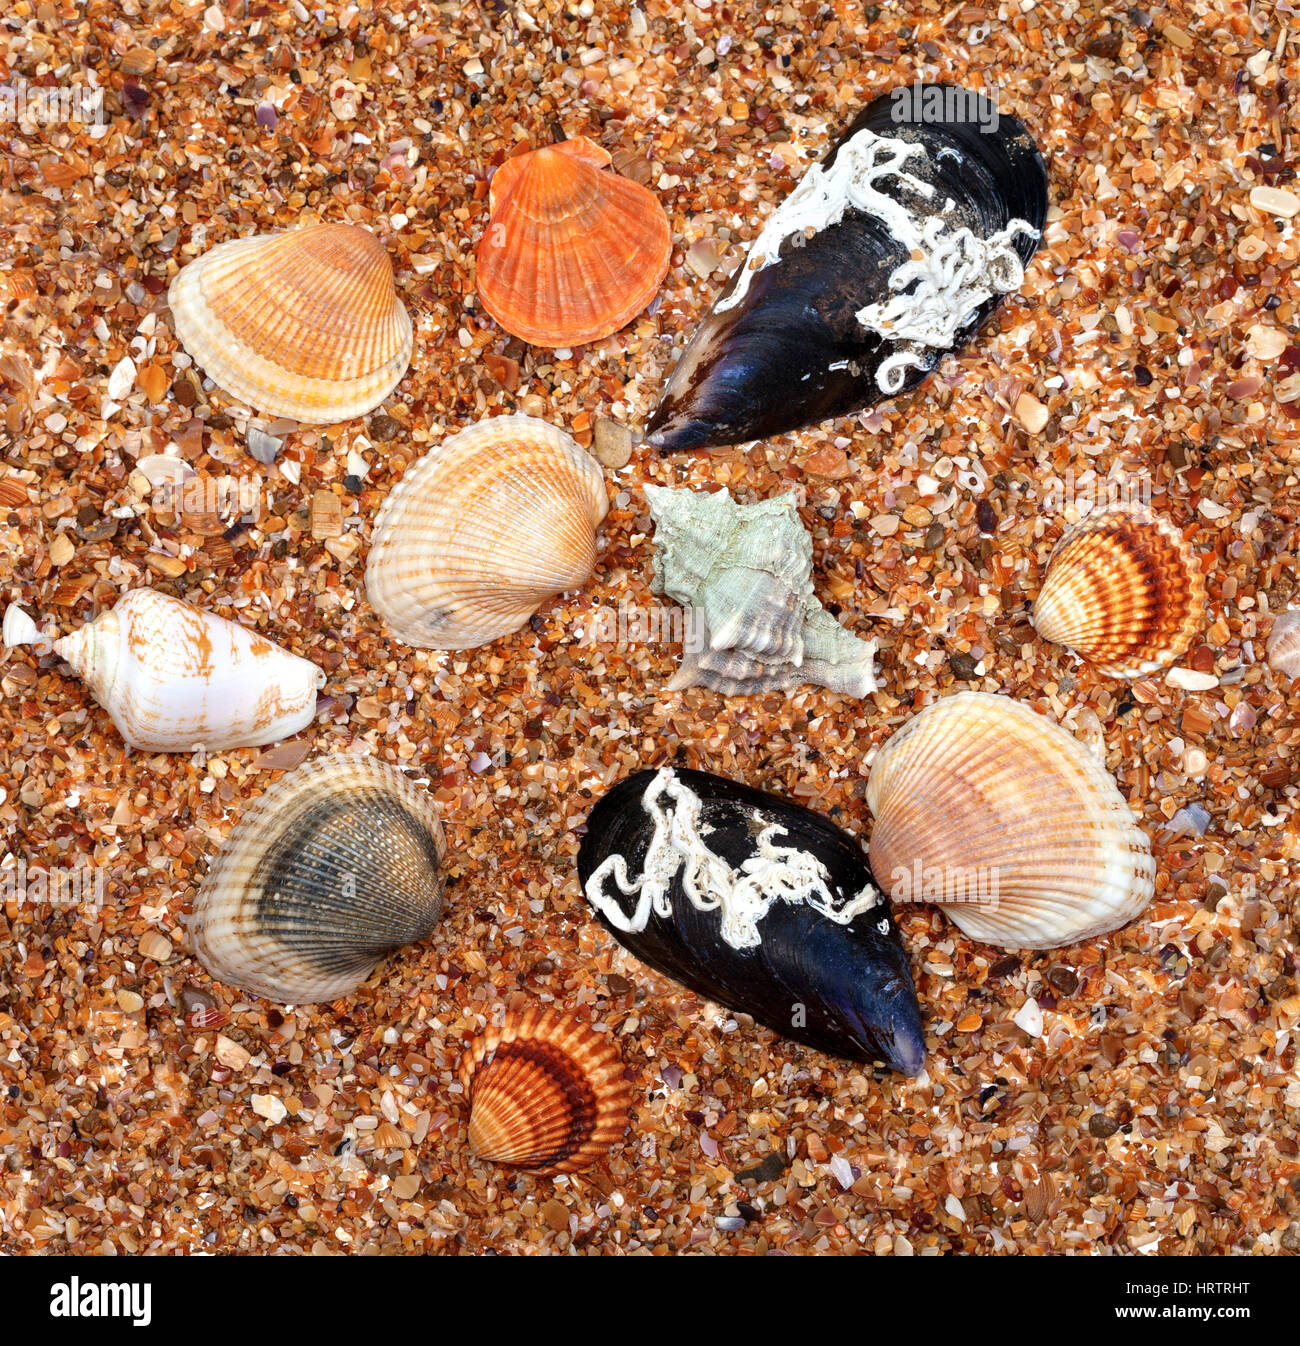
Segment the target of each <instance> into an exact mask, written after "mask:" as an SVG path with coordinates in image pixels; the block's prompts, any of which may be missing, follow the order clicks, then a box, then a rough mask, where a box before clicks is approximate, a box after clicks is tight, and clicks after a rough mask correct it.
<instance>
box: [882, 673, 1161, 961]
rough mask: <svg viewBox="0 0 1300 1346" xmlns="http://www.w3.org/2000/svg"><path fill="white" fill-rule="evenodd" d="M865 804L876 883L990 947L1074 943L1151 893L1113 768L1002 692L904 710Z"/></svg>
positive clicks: (1138, 906) (1143, 845) (1110, 924)
mask: <svg viewBox="0 0 1300 1346" xmlns="http://www.w3.org/2000/svg"><path fill="white" fill-rule="evenodd" d="M867 804H868V806H869V807H870V809H871V812H872V814H873V816H874V818H875V824H874V827H873V830H872V834H871V846H870V856H871V868H872V872H873V873H874V875H875V877H876V881H877V883H879V884H880V886H881V887H882V888H883V889H885V890H886V891H887V892H889V893H890V895H891V896H892V897H894V898H895V899H897V900H901V901H924V902H936V903H938V904H940V905H942V906H943V908H944V911H945V912H946V913H947V914H948V915H949V916H950V917H951V918H952V919H953V920H954V921H955V922H956V923H957V924H958V925H959V926H960V927H961V928H962V929H963V930H964V931H965V932H966V933H967V934H968V935H971V936H972V937H973V938H975V939H981V940H985V941H987V942H988V943H990V944H998V945H1002V946H1005V947H1008V948H1020V949H1050V948H1055V947H1057V946H1060V945H1065V944H1073V943H1077V942H1078V941H1080V940H1084V939H1089V938H1091V937H1093V936H1095V935H1100V934H1104V933H1106V932H1108V931H1111V930H1116V929H1118V928H1119V927H1120V926H1122V925H1125V924H1126V923H1127V922H1129V921H1131V920H1132V919H1133V918H1134V917H1135V916H1137V915H1138V914H1139V913H1140V912H1141V911H1142V910H1143V909H1144V908H1145V907H1146V905H1147V903H1148V902H1149V901H1150V900H1151V896H1152V894H1153V892H1154V888H1155V865H1154V863H1153V861H1152V858H1151V849H1150V843H1149V842H1148V840H1147V837H1146V835H1145V833H1144V832H1143V831H1142V829H1141V828H1140V827H1139V826H1138V824H1137V821H1136V819H1135V818H1134V816H1133V813H1132V810H1131V809H1130V808H1129V806H1128V803H1127V802H1126V800H1125V799H1124V798H1123V796H1122V795H1121V794H1120V792H1119V790H1118V788H1117V787H1116V785H1115V782H1114V780H1113V779H1112V778H1111V776H1110V775H1109V773H1108V772H1107V771H1106V770H1105V768H1104V767H1103V766H1102V765H1101V763H1100V762H1098V761H1097V759H1096V758H1095V757H1094V756H1093V754H1092V752H1091V751H1090V750H1089V749H1088V748H1087V747H1086V746H1085V745H1083V744H1081V743H1080V742H1079V741H1078V740H1077V739H1075V738H1074V736H1073V735H1072V734H1070V733H1069V732H1068V731H1067V730H1065V729H1063V728H1062V727H1061V726H1060V725H1058V724H1055V723H1053V722H1052V721H1051V720H1048V719H1047V718H1046V717H1045V716H1042V715H1039V714H1038V713H1037V712H1035V711H1033V710H1031V709H1030V708H1029V707H1028V706H1026V705H1024V704H1022V703H1020V702H1018V701H1013V700H1012V699H1011V698H1010V697H1006V696H999V695H994V694H991V693H986V692H960V693H958V694H956V695H954V696H946V697H943V698H942V699H940V700H939V701H936V702H935V703H934V704H932V705H930V706H927V707H926V708H925V709H924V710H923V711H921V712H920V713H919V714H917V715H915V716H913V718H912V719H910V720H909V721H908V722H907V723H906V724H905V725H904V726H903V727H902V728H901V729H900V730H898V731H897V733H895V734H894V735H893V737H892V738H890V739H888V740H887V741H886V743H885V744H884V746H883V747H882V748H881V749H880V751H879V753H878V754H877V756H876V759H875V761H874V762H873V764H872V767H871V775H870V777H869V779H868V781H867Z"/></svg>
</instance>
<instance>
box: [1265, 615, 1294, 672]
mask: <svg viewBox="0 0 1300 1346" xmlns="http://www.w3.org/2000/svg"><path fill="white" fill-rule="evenodd" d="M1265 649H1266V651H1267V654H1268V666H1269V668H1272V669H1276V670H1277V672H1279V673H1281V674H1283V675H1284V676H1285V677H1288V678H1300V610H1298V609H1296V608H1292V609H1290V610H1289V611H1287V612H1283V613H1281V614H1280V615H1279V616H1278V617H1277V619H1276V620H1275V621H1274V622H1273V629H1272V630H1271V631H1270V632H1269V633H1268V643H1267V645H1266V646H1265Z"/></svg>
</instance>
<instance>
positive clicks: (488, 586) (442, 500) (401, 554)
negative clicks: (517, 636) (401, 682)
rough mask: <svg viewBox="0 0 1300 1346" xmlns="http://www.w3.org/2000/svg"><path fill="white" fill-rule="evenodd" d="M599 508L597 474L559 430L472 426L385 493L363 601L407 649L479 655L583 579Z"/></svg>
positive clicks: (519, 423)
mask: <svg viewBox="0 0 1300 1346" xmlns="http://www.w3.org/2000/svg"><path fill="white" fill-rule="evenodd" d="M608 504H609V501H608V495H607V493H606V490H605V479H604V476H603V475H602V473H601V470H600V468H599V466H598V465H597V464H596V462H595V460H594V459H593V458H592V457H591V456H590V455H589V454H587V453H584V452H583V450H582V449H581V448H579V447H578V445H577V444H576V443H575V442H574V441H573V440H572V439H571V438H570V437H569V436H568V435H566V434H565V433H564V432H563V431H562V430H557V429H556V428H555V427H554V426H550V425H547V424H546V423H545V422H544V421H540V420H536V419H534V418H533V417H530V416H497V417H494V418H491V419H489V420H486V421H480V422H479V423H478V424H477V425H472V426H470V427H468V428H467V429H465V430H462V431H460V432H459V433H458V434H455V435H453V436H452V437H451V438H450V439H448V440H447V441H445V442H444V443H443V444H441V445H439V446H438V447H437V448H434V449H432V450H430V451H429V453H427V454H426V455H425V456H424V457H423V458H421V459H419V460H418V461H417V462H415V463H413V464H412V465H411V466H410V467H409V468H408V469H407V471H406V473H405V475H404V476H403V477H402V479H401V481H399V482H398V484H397V485H396V486H395V487H394V488H393V490H392V491H391V492H390V493H389V495H388V498H387V499H386V500H385V501H384V503H383V506H382V508H381V509H380V511H379V517H378V518H377V519H376V521H375V529H374V536H373V540H372V542H371V547H370V558H369V561H368V563H367V565H366V594H367V596H368V597H369V599H370V602H371V605H372V606H373V607H374V609H375V611H376V612H378V613H379V615H380V616H381V617H383V618H384V620H385V621H386V622H387V623H388V625H389V626H390V627H391V628H392V630H393V632H394V633H395V634H396V635H397V636H398V637H399V638H400V639H401V640H403V641H405V642H406V643H407V644H408V645H415V646H418V647H420V648H423V649H449V650H456V649H470V648H472V647H474V646H477V645H484V644H487V643H488V642H489V641H493V640H496V639H498V638H499V637H501V636H504V635H508V634H509V633H510V632H511V631H515V630H517V629H518V628H519V627H521V626H522V625H523V624H524V623H525V622H526V621H527V620H528V618H529V617H530V616H532V614H533V613H534V612H536V611H537V609H538V608H539V607H540V606H541V604H542V603H544V602H545V601H546V600H547V599H548V598H551V597H553V596H554V595H556V594H560V593H565V592H567V591H569V590H572V589H578V588H581V587H582V585H584V584H585V583H586V582H587V581H588V580H589V579H590V578H591V573H592V570H593V569H594V567H595V563H596V530H597V528H598V527H599V526H600V522H601V520H602V519H603V518H604V517H605V511H606V509H607V508H608Z"/></svg>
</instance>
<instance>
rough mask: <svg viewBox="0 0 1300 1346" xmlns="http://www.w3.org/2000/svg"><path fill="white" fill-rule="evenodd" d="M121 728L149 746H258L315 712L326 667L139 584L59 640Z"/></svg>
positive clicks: (136, 743)
mask: <svg viewBox="0 0 1300 1346" xmlns="http://www.w3.org/2000/svg"><path fill="white" fill-rule="evenodd" d="M54 649H55V652H56V653H57V654H58V655H59V657H60V658H61V659H64V660H66V661H67V663H68V664H69V665H70V666H71V668H72V670H73V672H74V673H76V674H77V676H78V677H79V678H81V679H82V680H83V681H84V682H85V684H86V686H87V687H89V688H90V690H91V692H93V693H94V696H95V700H96V701H98V702H99V704H100V705H101V706H103V707H104V709H105V710H106V711H108V713H109V715H110V716H111V717H112V720H113V723H114V724H115V725H116V726H117V730H118V732H119V733H120V734H121V735H122V737H123V738H124V739H125V740H126V742H127V743H128V744H130V746H131V747H133V748H140V749H142V750H144V751H146V752H191V751H193V750H194V749H195V748H206V749H207V751H209V752H224V751H225V750H226V749H227V748H250V747H257V746H259V745H260V744H264V743H274V742H275V741H276V740H277V739H282V738H289V737H291V736H292V735H294V734H296V733H297V732H298V731H299V730H300V729H304V728H306V726H307V725H309V724H310V723H311V721H312V720H313V719H314V718H315V715H316V693H317V691H318V690H319V689H320V688H321V687H323V686H324V685H325V674H324V673H323V672H321V670H320V669H319V668H317V667H316V665H315V664H313V663H310V662H308V661H307V660H306V659H300V658H299V657H298V656H297V655H296V654H290V653H289V652H288V650H282V649H281V648H280V647H279V646H278V645H274V644H272V643H271V641H269V640H267V639H266V637H265V636H262V635H259V634H258V633H257V632H256V631H250V630H249V629H248V628H247V627H245V626H240V625H239V623H237V622H231V621H227V620H226V619H225V618H224V617H218V616H217V615H216V614H215V613H211V612H204V611H203V610H202V609H201V608H196V607H195V606H194V605H193V604H191V603H186V602H184V601H183V600H181V599H179V598H173V597H171V595H169V594H161V593H158V592H157V591H156V590H154V589H132V590H131V591H130V592H129V593H126V594H123V595H122V597H121V598H120V599H118V601H117V603H116V605H115V606H114V607H113V608H112V609H111V611H109V612H104V613H101V614H100V615H99V616H98V617H97V618H96V619H95V620H94V621H93V622H87V623H86V625H85V626H82V627H79V628H78V629H77V630H76V631H74V632H73V633H72V634H71V635H68V636H64V637H63V639H62V640H58V641H56V642H55V644H54Z"/></svg>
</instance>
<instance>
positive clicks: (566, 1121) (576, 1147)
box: [460, 1005, 632, 1174]
mask: <svg viewBox="0 0 1300 1346" xmlns="http://www.w3.org/2000/svg"><path fill="white" fill-rule="evenodd" d="M460 1082H461V1084H462V1085H463V1086H464V1089H465V1094H466V1097H467V1098H468V1099H469V1102H470V1119H469V1143H470V1146H471V1148H472V1149H473V1151H474V1153H475V1154H477V1155H478V1156H479V1157H480V1158H481V1159H488V1160H491V1161H492V1162H494V1163H499V1164H512V1165H517V1166H518V1167H520V1168H524V1169H527V1170H528V1171H529V1172H532V1173H548V1174H553V1173H574V1172H576V1171H577V1170H578V1169H583V1168H589V1167H590V1166H591V1165H592V1164H594V1163H596V1162H597V1160H599V1159H600V1158H601V1157H602V1156H603V1155H604V1154H605V1153H606V1152H607V1151H608V1150H609V1149H610V1147H611V1146H613V1145H615V1144H617V1143H618V1142H619V1141H620V1140H621V1139H622V1138H623V1134H624V1132H626V1130H627V1126H628V1110H629V1108H630V1107H631V1103H632V1089H631V1086H630V1085H629V1084H628V1082H627V1080H625V1079H624V1078H623V1062H622V1059H621V1058H620V1057H619V1054H618V1048H617V1047H615V1046H614V1044H613V1043H612V1042H610V1040H609V1039H608V1038H606V1037H603V1036H602V1035H601V1034H599V1033H597V1032H595V1031H594V1030H593V1029H592V1028H590V1027H589V1026H588V1025H587V1024H585V1023H582V1022H581V1021H580V1020H578V1019H576V1018H574V1017H573V1016H572V1015H571V1014H567V1013H565V1012H563V1011H561V1010H556V1009H551V1008H542V1007H540V1006H536V1005H530V1006H529V1007H528V1008H527V1009H524V1010H521V1011H518V1012H516V1013H513V1014H510V1015H508V1016H507V1017H506V1020H505V1022H504V1023H502V1024H500V1025H499V1026H498V1027H496V1028H489V1029H488V1030H487V1032H486V1033H484V1034H483V1036H482V1037H480V1038H477V1039H476V1040H475V1041H474V1042H473V1043H472V1044H471V1045H470V1047H469V1049H468V1050H467V1051H466V1053H465V1055H464V1056H463V1057H462V1058H461V1063H460Z"/></svg>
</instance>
